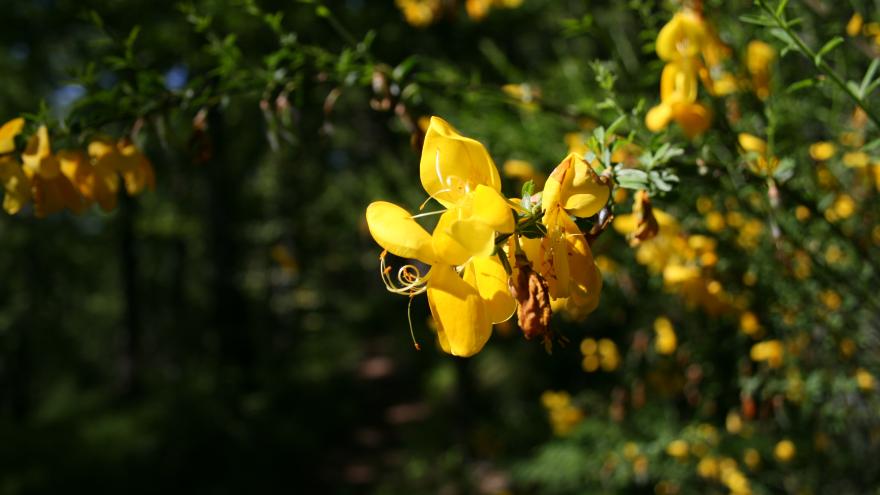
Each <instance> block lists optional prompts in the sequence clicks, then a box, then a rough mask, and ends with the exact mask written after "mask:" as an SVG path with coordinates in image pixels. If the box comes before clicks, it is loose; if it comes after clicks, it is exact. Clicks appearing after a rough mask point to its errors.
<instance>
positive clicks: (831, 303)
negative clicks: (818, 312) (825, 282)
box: [819, 289, 843, 311]
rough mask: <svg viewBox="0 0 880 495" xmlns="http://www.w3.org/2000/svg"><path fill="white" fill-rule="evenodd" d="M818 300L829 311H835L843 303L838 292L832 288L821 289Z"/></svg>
mask: <svg viewBox="0 0 880 495" xmlns="http://www.w3.org/2000/svg"><path fill="white" fill-rule="evenodd" d="M819 300H820V301H822V304H824V305H825V307H826V308H828V309H829V310H831V311H837V310H838V309H840V305H841V304H842V303H843V300H842V299H841V298H840V294H838V293H837V292H836V291H835V290H833V289H826V290H823V291H822V292H821V293H820V294H819Z"/></svg>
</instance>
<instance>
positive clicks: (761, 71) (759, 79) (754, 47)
mask: <svg viewBox="0 0 880 495" xmlns="http://www.w3.org/2000/svg"><path fill="white" fill-rule="evenodd" d="M775 59H776V50H774V49H773V47H772V46H770V45H768V44H767V43H764V42H763V41H759V40H753V41H750V42H749V44H748V46H746V69H748V71H749V74H751V76H752V86H753V87H754V90H755V94H756V95H758V98H760V99H762V100H764V99H766V98H767V97H768V96H770V64H772V63H773V60H775Z"/></svg>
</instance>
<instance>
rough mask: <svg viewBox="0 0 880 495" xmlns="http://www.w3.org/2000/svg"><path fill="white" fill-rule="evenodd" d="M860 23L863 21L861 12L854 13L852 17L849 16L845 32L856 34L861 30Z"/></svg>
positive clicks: (850, 34)
mask: <svg viewBox="0 0 880 495" xmlns="http://www.w3.org/2000/svg"><path fill="white" fill-rule="evenodd" d="M862 23H864V19H863V18H862V14H859V13H858V12H856V13H854V14H853V15H852V17H850V19H849V22H847V23H846V34H848V35H849V36H858V34H859V33H860V32H861V31H862Z"/></svg>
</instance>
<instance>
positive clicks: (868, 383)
mask: <svg viewBox="0 0 880 495" xmlns="http://www.w3.org/2000/svg"><path fill="white" fill-rule="evenodd" d="M856 384H858V386H859V388H860V389H862V390H864V391H866V392H867V391H871V390H874V388H875V387H876V386H877V380H875V379H874V375H872V374H871V372H869V371H868V370H866V369H865V368H859V369H857V370H856Z"/></svg>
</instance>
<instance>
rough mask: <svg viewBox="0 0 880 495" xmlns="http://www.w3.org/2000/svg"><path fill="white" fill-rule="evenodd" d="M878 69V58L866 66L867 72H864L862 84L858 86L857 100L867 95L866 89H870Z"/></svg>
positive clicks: (879, 61) (879, 65) (879, 59)
mask: <svg viewBox="0 0 880 495" xmlns="http://www.w3.org/2000/svg"><path fill="white" fill-rule="evenodd" d="M878 67H880V58H875V59H874V61H873V62H871V65H869V66H868V70H867V71H865V77H863V78H862V84H861V85H860V86H859V91H858V93H859V98H864V97H865V96H867V95H868V88H869V87H870V84H871V80H872V79H874V74H875V73H876V72H877V68H878Z"/></svg>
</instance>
